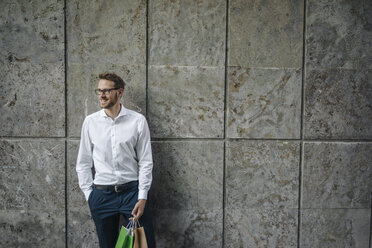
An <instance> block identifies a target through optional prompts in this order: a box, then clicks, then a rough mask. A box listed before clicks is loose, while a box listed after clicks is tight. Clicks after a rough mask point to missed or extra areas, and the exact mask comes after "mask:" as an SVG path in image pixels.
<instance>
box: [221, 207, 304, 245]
mask: <svg viewBox="0 0 372 248" xmlns="http://www.w3.org/2000/svg"><path fill="white" fill-rule="evenodd" d="M297 219H298V209H259V208H249V209H229V210H228V211H227V212H226V217H225V244H224V247H226V248H233V247H242V248H250V247H297V225H298V224H297V223H298V220H297Z"/></svg>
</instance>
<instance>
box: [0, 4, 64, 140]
mask: <svg viewBox="0 0 372 248" xmlns="http://www.w3.org/2000/svg"><path fill="white" fill-rule="evenodd" d="M0 10H1V15H0V37H1V38H0V47H1V50H0V77H1V86H0V92H1V93H0V106H1V107H0V116H1V123H2V125H1V128H0V135H2V136H44V137H45V136H49V137H50V136H64V135H65V126H64V125H65V124H64V120H65V108H64V92H65V91H64V70H65V69H64V32H63V31H64V27H63V21H64V14H63V2H61V1H52V0H50V1H49V0H48V1H40V0H38V1H32V2H30V1H27V2H22V1H20V2H17V1H1V3H0Z"/></svg>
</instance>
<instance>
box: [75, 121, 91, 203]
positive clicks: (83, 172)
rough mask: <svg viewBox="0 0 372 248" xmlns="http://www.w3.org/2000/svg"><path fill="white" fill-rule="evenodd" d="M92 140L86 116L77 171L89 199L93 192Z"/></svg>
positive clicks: (82, 187) (82, 188)
mask: <svg viewBox="0 0 372 248" xmlns="http://www.w3.org/2000/svg"><path fill="white" fill-rule="evenodd" d="M92 167H93V157H92V142H91V140H90V138H89V133H88V124H87V119H86V118H85V120H84V123H83V127H82V128H81V139H80V147H79V153H78V157H77V161H76V172H77V175H78V178H79V186H80V189H81V190H82V191H83V193H84V195H85V199H86V200H87V201H88V197H89V195H90V193H91V192H92V183H93V176H92Z"/></svg>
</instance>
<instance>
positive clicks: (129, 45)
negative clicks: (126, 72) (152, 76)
mask: <svg viewBox="0 0 372 248" xmlns="http://www.w3.org/2000/svg"><path fill="white" fill-rule="evenodd" d="M67 39H68V44H69V45H68V61H69V63H89V64H91V63H95V62H99V63H101V64H120V65H122V64H126V65H128V64H145V63H146V1H145V0H140V1H131V0H125V1H123V0H115V1H105V0H99V1H95V2H92V1H89V0H84V1H82V0H69V1H68V2H67Z"/></svg>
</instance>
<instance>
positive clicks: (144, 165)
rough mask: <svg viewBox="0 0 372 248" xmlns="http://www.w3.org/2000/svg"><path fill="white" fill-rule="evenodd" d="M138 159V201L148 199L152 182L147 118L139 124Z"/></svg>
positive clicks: (142, 119)
mask: <svg viewBox="0 0 372 248" xmlns="http://www.w3.org/2000/svg"><path fill="white" fill-rule="evenodd" d="M136 148H137V158H138V174H139V175H138V181H139V185H138V199H147V193H148V191H149V190H150V186H151V182H152V167H153V163H152V152H151V138H150V130H149V127H148V124H147V121H146V118H145V117H143V118H141V121H140V124H139V138H138V142H137V147H136Z"/></svg>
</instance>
